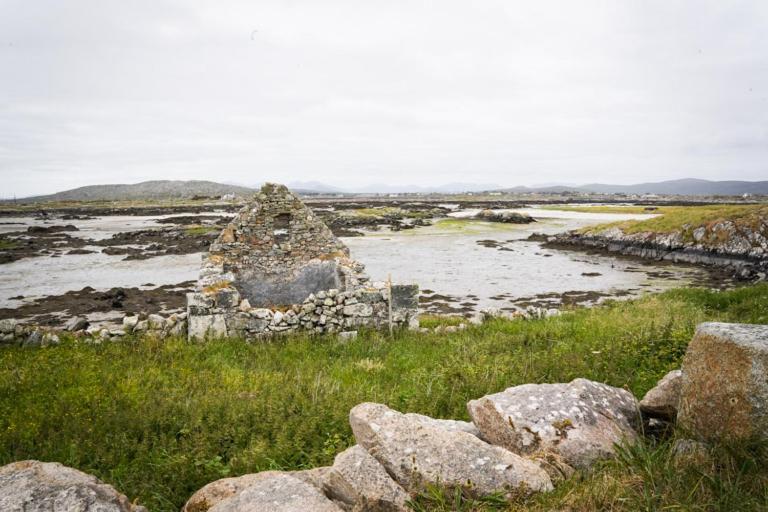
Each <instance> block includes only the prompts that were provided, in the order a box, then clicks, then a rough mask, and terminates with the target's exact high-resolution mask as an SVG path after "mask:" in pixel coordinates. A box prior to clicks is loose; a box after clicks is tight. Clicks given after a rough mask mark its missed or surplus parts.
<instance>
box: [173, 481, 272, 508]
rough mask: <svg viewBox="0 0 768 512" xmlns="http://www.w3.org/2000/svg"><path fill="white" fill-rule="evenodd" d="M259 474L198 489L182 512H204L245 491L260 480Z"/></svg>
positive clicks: (216, 482) (215, 482)
mask: <svg viewBox="0 0 768 512" xmlns="http://www.w3.org/2000/svg"><path fill="white" fill-rule="evenodd" d="M260 474H261V473H253V474H248V475H243V476H238V477H232V478H222V479H220V480H216V481H214V482H211V483H209V484H207V485H205V486H204V487H201V488H200V489H198V490H197V491H196V492H195V494H193V495H192V496H191V497H190V498H189V500H187V503H186V504H185V505H184V508H183V509H182V512H206V511H208V510H210V509H211V508H212V507H213V506H214V505H216V504H218V503H219V502H221V501H224V500H226V499H229V498H231V497H232V496H234V495H236V494H238V493H240V492H241V491H243V490H245V489H246V488H247V487H248V486H250V485H251V484H254V483H256V482H258V481H259V480H261V479H262V478H263V477H260V476H259V475H260Z"/></svg>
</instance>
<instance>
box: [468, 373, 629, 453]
mask: <svg viewBox="0 0 768 512" xmlns="http://www.w3.org/2000/svg"><path fill="white" fill-rule="evenodd" d="M637 407H638V406H637V400H636V399H635V397H634V396H632V394H631V393H630V392H629V391H626V390H623V389H619V388H614V387H611V386H608V385H605V384H601V383H598V382H592V381H590V380H586V379H575V380H574V381H572V382H570V383H568V384H524V385H522V386H516V387H512V388H509V389H506V390H505V391H502V392H501V393H496V394H493V395H488V396H484V397H483V398H480V399H478V400H472V401H471V402H469V403H468V404H467V408H468V409H469V414H470V416H472V420H473V422H474V424H475V425H476V426H477V428H478V429H480V432H481V433H482V435H483V438H484V439H486V440H488V441H489V442H491V443H493V444H496V445H498V446H501V447H504V448H506V449H508V450H510V451H512V452H515V453H518V454H523V455H534V454H536V453H540V452H554V453H556V454H558V455H560V456H561V457H562V458H563V459H564V460H565V462H567V463H568V464H570V465H571V466H573V467H577V468H587V467H589V466H590V465H591V464H592V463H593V462H594V461H596V460H597V459H601V458H605V457H610V456H612V455H613V454H614V445H615V444H617V443H622V442H633V441H635V440H636V439H637V432H636V428H637V427H638V426H639V424H640V421H639V414H638V409H637Z"/></svg>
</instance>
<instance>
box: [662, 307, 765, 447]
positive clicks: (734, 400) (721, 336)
mask: <svg viewBox="0 0 768 512" xmlns="http://www.w3.org/2000/svg"><path fill="white" fill-rule="evenodd" d="M766 369H768V325H749V324H727V323H715V322H713V323H704V324H700V325H699V326H698V328H697V329H696V334H695V335H694V337H693V340H691V342H690V344H689V345H688V350H687V352H686V354H685V357H684V359H683V369H682V372H683V375H682V383H681V390H680V409H679V412H678V415H677V421H678V425H679V426H680V427H681V428H682V430H683V431H684V432H687V433H688V434H690V435H691V436H693V437H694V438H696V439H699V440H702V441H715V442H716V441H722V440H726V439H732V440H737V439H748V438H753V437H756V438H762V439H768V380H767V379H766V371H767V370H766Z"/></svg>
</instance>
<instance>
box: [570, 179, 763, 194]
mask: <svg viewBox="0 0 768 512" xmlns="http://www.w3.org/2000/svg"><path fill="white" fill-rule="evenodd" d="M579 188H580V189H581V190H588V191H590V192H601V193H607V194H616V193H623V194H679V195H684V196H714V195H722V196H740V195H742V194H768V181H708V180H697V179H682V180H671V181H660V182H658V183H639V184H637V185H603V184H600V183H592V184H589V185H583V186H581V187H579Z"/></svg>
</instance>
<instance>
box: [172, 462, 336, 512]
mask: <svg viewBox="0 0 768 512" xmlns="http://www.w3.org/2000/svg"><path fill="white" fill-rule="evenodd" d="M307 473H310V472H306V471H301V472H296V473H289V472H282V471H264V472H263V473H254V474H251V475H244V476H241V477H237V478H225V479H222V480H217V481H215V482H211V483H210V484H208V485H206V486H205V487H203V488H202V489H200V490H199V491H197V492H196V493H195V494H193V495H192V497H191V498H190V499H189V501H187V503H186V505H184V509H183V510H184V512H207V511H210V512H309V511H317V512H343V511H342V509H340V508H339V507H338V506H337V505H336V504H335V503H333V502H332V501H331V500H329V499H328V498H327V497H326V496H325V495H324V494H323V493H322V492H321V491H320V489H318V487H316V486H315V485H314V482H313V481H312V475H311V474H309V475H308V474H307Z"/></svg>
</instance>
